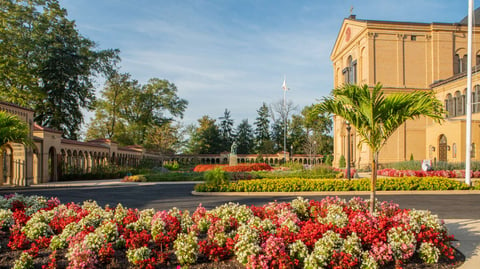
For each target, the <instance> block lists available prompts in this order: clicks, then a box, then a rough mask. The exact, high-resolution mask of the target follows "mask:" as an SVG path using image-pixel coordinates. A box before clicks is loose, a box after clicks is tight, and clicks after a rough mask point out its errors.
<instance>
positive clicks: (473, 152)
mask: <svg viewBox="0 0 480 269" xmlns="http://www.w3.org/2000/svg"><path fill="white" fill-rule="evenodd" d="M476 147H477V145H475V143H472V147H471V148H470V150H471V151H470V157H471V158H476V157H475V152H476Z"/></svg>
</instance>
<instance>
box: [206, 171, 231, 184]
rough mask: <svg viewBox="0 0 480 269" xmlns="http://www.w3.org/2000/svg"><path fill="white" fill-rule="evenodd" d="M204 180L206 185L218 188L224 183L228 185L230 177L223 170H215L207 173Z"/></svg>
mask: <svg viewBox="0 0 480 269" xmlns="http://www.w3.org/2000/svg"><path fill="white" fill-rule="evenodd" d="M203 179H204V180H205V183H207V184H212V185H214V186H218V185H221V184H224V183H228V181H229V180H228V177H227V174H226V172H225V171H223V170H222V169H221V168H215V169H213V170H209V171H206V172H205V173H204V174H203Z"/></svg>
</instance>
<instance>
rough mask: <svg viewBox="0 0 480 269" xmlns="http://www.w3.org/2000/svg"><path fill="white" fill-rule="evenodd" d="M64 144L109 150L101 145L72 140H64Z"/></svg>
mask: <svg viewBox="0 0 480 269" xmlns="http://www.w3.org/2000/svg"><path fill="white" fill-rule="evenodd" d="M62 143H63V144H72V145H80V146H90V147H98V148H108V147H107V146H105V145H103V144H99V143H91V142H81V141H77V140H70V139H65V138H62Z"/></svg>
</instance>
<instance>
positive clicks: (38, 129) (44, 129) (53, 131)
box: [33, 123, 63, 134]
mask: <svg viewBox="0 0 480 269" xmlns="http://www.w3.org/2000/svg"><path fill="white" fill-rule="evenodd" d="M33 130H34V131H44V132H50V133H57V134H63V132H62V131H59V130H56V129H53V128H48V127H44V126H40V125H38V124H36V123H34V124H33Z"/></svg>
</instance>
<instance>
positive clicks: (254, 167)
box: [193, 163, 273, 172]
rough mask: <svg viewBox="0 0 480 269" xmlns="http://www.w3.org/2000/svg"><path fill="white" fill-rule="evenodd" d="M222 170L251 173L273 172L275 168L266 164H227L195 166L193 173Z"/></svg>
mask: <svg viewBox="0 0 480 269" xmlns="http://www.w3.org/2000/svg"><path fill="white" fill-rule="evenodd" d="M215 168H220V169H222V170H223V171H225V172H251V171H271V170H273V168H272V167H271V166H270V165H268V164H266V163H243V164H238V165H227V164H199V165H197V166H195V168H194V169H193V172H206V171H210V170H214V169H215Z"/></svg>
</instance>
